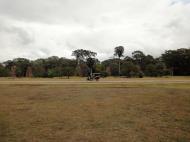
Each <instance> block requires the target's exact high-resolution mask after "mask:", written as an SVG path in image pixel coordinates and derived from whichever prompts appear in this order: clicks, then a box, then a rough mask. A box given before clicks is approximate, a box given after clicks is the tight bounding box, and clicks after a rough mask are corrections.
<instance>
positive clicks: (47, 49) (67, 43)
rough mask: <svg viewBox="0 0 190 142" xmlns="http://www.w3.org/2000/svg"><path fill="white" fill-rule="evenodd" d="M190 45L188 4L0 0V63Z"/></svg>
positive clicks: (168, 0) (184, 0)
mask: <svg viewBox="0 0 190 142" xmlns="http://www.w3.org/2000/svg"><path fill="white" fill-rule="evenodd" d="M116 46H124V47H125V55H131V53H132V52H133V51H135V50H141V51H143V52H144V53H145V54H151V55H153V56H155V57H157V56H159V55H161V54H162V53H164V51H165V50H169V49H178V48H188V47H190V0H0V62H3V61H6V60H8V59H14V58H17V57H22V58H28V59H32V60H34V59H37V58H46V57H49V56H58V57H66V58H74V57H72V56H71V54H72V51H73V50H76V49H87V50H91V51H94V52H97V53H98V55H97V58H99V59H100V60H105V59H109V58H112V57H113V52H114V48H115V47H116Z"/></svg>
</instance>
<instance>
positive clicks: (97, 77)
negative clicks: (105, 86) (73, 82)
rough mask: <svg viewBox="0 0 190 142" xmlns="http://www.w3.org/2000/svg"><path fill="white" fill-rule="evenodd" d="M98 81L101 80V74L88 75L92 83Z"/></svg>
mask: <svg viewBox="0 0 190 142" xmlns="http://www.w3.org/2000/svg"><path fill="white" fill-rule="evenodd" d="M94 79H95V80H96V81H98V80H99V79H100V73H92V74H88V77H87V80H89V81H92V80H94Z"/></svg>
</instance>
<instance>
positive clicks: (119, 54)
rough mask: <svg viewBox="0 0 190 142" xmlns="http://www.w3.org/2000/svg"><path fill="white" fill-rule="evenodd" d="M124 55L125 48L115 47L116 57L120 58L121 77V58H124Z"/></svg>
mask: <svg viewBox="0 0 190 142" xmlns="http://www.w3.org/2000/svg"><path fill="white" fill-rule="evenodd" d="M123 53H124V47H123V46H117V47H115V49H114V56H117V57H118V58H119V71H118V73H119V75H121V67H120V64H121V60H120V59H121V57H123Z"/></svg>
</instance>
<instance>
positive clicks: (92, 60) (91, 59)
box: [86, 57, 96, 77]
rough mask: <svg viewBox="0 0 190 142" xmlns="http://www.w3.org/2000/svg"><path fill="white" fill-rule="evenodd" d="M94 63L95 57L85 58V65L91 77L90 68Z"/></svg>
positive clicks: (91, 68)
mask: <svg viewBox="0 0 190 142" xmlns="http://www.w3.org/2000/svg"><path fill="white" fill-rule="evenodd" d="M95 63H96V59H95V58H91V57H90V58H87V60H86V64H87V66H88V67H89V69H90V76H91V77H92V70H93V66H94V65H95Z"/></svg>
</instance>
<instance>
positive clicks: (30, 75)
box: [25, 66, 33, 77]
mask: <svg viewBox="0 0 190 142" xmlns="http://www.w3.org/2000/svg"><path fill="white" fill-rule="evenodd" d="M25 77H33V74H32V67H30V66H28V67H27V69H26V75H25Z"/></svg>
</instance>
